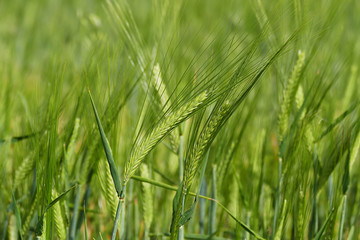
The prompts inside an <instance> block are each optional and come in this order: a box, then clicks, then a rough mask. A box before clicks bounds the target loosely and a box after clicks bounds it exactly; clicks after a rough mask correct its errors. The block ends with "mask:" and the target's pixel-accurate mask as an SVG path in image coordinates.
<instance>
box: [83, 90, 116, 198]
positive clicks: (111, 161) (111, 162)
mask: <svg viewBox="0 0 360 240" xmlns="http://www.w3.org/2000/svg"><path fill="white" fill-rule="evenodd" d="M89 96H90V100H91V105H92V107H93V110H94V114H95V118H96V123H97V125H98V128H99V132H100V136H101V141H102V143H103V146H104V151H105V154H106V158H107V160H108V163H109V167H110V172H111V176H112V178H113V181H114V184H115V189H116V192H117V194H118V196H120V193H121V185H120V178H119V174H118V172H117V170H116V165H115V162H114V158H113V156H112V152H111V148H110V145H109V142H108V140H107V138H106V135H105V132H104V129H103V127H102V125H101V121H100V118H99V114H98V112H97V110H96V107H95V103H94V100H93V98H92V96H91V92H90V89H89Z"/></svg>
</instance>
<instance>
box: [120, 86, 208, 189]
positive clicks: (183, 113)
mask: <svg viewBox="0 0 360 240" xmlns="http://www.w3.org/2000/svg"><path fill="white" fill-rule="evenodd" d="M206 98H207V93H206V92H204V93H202V94H200V95H199V96H197V97H196V98H195V99H194V100H193V101H191V102H189V103H187V104H185V105H184V106H182V107H180V108H179V109H178V110H176V111H174V112H172V113H170V114H169V115H168V116H165V119H164V120H163V121H161V122H160V123H159V124H158V125H157V126H156V127H155V128H154V129H153V130H152V131H151V132H150V134H148V135H147V136H145V138H144V139H143V140H142V141H141V142H140V143H138V145H137V146H136V147H135V148H134V151H132V152H131V155H130V159H129V161H128V162H127V164H126V166H125V171H124V184H125V185H126V183H127V182H128V181H129V180H130V178H131V176H132V175H133V174H134V173H135V171H136V170H137V168H138V167H139V166H140V164H141V162H142V161H143V160H144V158H145V157H146V155H147V154H148V153H149V152H150V151H151V150H152V149H153V148H154V147H155V145H156V144H157V143H158V142H159V141H160V140H161V139H162V138H163V137H164V136H165V135H166V134H167V133H168V132H169V131H171V130H172V129H174V128H175V127H176V126H177V125H178V124H179V123H181V122H182V121H184V120H185V119H186V118H187V117H189V116H190V114H191V113H193V112H194V111H195V110H196V109H197V108H198V107H199V106H200V105H201V104H202V103H203V102H204V101H205V99H206Z"/></svg>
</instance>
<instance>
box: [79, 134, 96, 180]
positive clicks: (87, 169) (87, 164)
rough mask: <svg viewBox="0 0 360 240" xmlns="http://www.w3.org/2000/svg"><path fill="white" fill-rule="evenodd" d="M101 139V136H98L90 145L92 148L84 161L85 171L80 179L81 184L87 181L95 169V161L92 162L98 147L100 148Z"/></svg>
mask: <svg viewBox="0 0 360 240" xmlns="http://www.w3.org/2000/svg"><path fill="white" fill-rule="evenodd" d="M99 139H100V137H99V135H96V136H95V137H94V138H93V141H91V143H90V147H89V150H88V152H87V154H86V158H85V160H84V163H83V167H82V169H83V171H82V172H81V177H80V180H81V182H85V181H86V179H87V177H88V174H89V172H90V170H91V168H92V167H93V164H94V161H91V160H92V158H93V157H94V152H95V150H96V147H97V146H98V142H99ZM96 162H98V161H96ZM95 169H96V168H95Z"/></svg>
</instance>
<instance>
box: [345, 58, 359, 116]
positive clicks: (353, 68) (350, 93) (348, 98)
mask: <svg viewBox="0 0 360 240" xmlns="http://www.w3.org/2000/svg"><path fill="white" fill-rule="evenodd" d="M357 73H358V67H357V66H356V65H352V66H351V74H350V79H349V82H348V84H347V87H346V91H345V95H344V102H343V108H344V109H347V108H349V107H350V102H351V97H352V96H353V95H354V90H355V89H356V88H357V86H356V80H357Z"/></svg>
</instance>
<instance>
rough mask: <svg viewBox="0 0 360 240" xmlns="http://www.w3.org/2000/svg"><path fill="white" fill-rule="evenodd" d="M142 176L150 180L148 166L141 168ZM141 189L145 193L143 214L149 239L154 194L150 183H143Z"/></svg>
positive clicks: (144, 165) (146, 235)
mask: <svg viewBox="0 0 360 240" xmlns="http://www.w3.org/2000/svg"><path fill="white" fill-rule="evenodd" d="M140 173H141V176H142V177H144V178H150V174H149V168H148V166H147V165H146V164H142V165H141V166H140ZM141 188H142V192H143V198H142V200H143V201H142V203H143V212H144V224H145V239H148V238H149V237H148V234H149V232H150V226H151V222H152V219H153V206H154V205H153V194H152V187H151V185H150V184H148V183H144V182H142V183H141Z"/></svg>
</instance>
